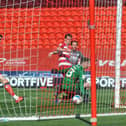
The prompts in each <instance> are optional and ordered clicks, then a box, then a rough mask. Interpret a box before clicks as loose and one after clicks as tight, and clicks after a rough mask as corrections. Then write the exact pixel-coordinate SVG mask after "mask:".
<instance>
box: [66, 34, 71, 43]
mask: <svg viewBox="0 0 126 126" xmlns="http://www.w3.org/2000/svg"><path fill="white" fill-rule="evenodd" d="M71 40H72V35H71V34H69V33H68V34H65V43H66V44H67V45H69V44H70V43H71Z"/></svg>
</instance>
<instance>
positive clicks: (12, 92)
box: [0, 75, 23, 103]
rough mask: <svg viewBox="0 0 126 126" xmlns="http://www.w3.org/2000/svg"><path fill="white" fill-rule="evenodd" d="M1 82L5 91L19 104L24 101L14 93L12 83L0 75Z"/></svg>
mask: <svg viewBox="0 0 126 126" xmlns="http://www.w3.org/2000/svg"><path fill="white" fill-rule="evenodd" d="M0 81H1V82H2V83H3V84H4V88H5V90H6V91H7V92H8V93H9V94H10V95H11V96H12V97H13V98H14V99H15V102H16V103H19V102H20V101H22V100H23V97H19V96H17V95H16V94H15V93H14V91H13V89H12V87H11V86H10V83H9V82H8V80H7V79H5V78H4V77H3V76H2V75H0Z"/></svg>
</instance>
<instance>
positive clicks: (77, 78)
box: [57, 57, 90, 103]
mask: <svg viewBox="0 0 126 126" xmlns="http://www.w3.org/2000/svg"><path fill="white" fill-rule="evenodd" d="M89 61H90V60H89V58H86V57H82V58H81V62H80V65H73V66H72V67H71V68H70V69H69V70H68V71H67V73H66V75H65V78H64V80H63V84H62V85H59V86H58V89H57V90H58V95H57V102H58V103H59V102H61V100H62V99H64V98H65V99H71V98H72V97H73V96H74V95H77V94H78V95H81V96H82V97H83V98H84V100H85V94H86V89H87V88H89V87H90V84H89V83H86V82H85V79H84V78H83V77H84V75H85V71H84V70H85V69H86V68H88V67H89V65H90V62H89ZM84 102H85V101H84Z"/></svg>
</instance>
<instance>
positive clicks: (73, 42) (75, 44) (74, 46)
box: [71, 40, 78, 50]
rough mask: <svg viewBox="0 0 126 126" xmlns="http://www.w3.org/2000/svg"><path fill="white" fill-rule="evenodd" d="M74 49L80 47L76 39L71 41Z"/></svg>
mask: <svg viewBox="0 0 126 126" xmlns="http://www.w3.org/2000/svg"><path fill="white" fill-rule="evenodd" d="M71 47H72V50H76V49H77V47H78V42H77V41H76V40H73V41H71Z"/></svg>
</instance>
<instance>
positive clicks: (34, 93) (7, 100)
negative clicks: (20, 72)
mask: <svg viewBox="0 0 126 126" xmlns="http://www.w3.org/2000/svg"><path fill="white" fill-rule="evenodd" d="M14 91H15V92H16V94H18V95H20V96H24V101H23V102H21V103H19V104H16V103H15V102H14V100H13V99H12V98H11V97H10V96H9V95H8V94H7V93H6V92H5V90H4V89H3V88H1V89H0V97H1V98H0V117H6V116H9V117H13V116H17V117H18V116H20V117H21V116H22V117H23V116H26V117H27V116H35V115H37V116H41V117H42V116H50V115H53V116H55V115H62V114H64V115H73V114H90V113H91V102H89V103H88V104H81V105H74V104H73V103H70V102H69V101H67V102H63V103H60V104H59V105H57V104H55V102H54V89H53V88H47V89H32V88H31V89H28V88H26V89H18V90H17V89H15V90H14ZM123 95H125V94H124V93H122V96H123ZM113 96H114V90H113V89H98V90H97V112H98V113H111V112H126V109H115V108H114V107H112V104H113V101H114V98H113ZM124 117H125V116H113V117H98V125H99V126H109V125H110V126H116V125H117V124H118V125H119V124H121V125H120V126H123V125H125V123H124V122H125V121H126V119H125V118H124ZM85 119H86V120H89V118H85ZM105 120H106V121H105ZM22 123H23V126H25V125H30V126H35V125H37V126H39V125H41V126H48V125H51V126H58V125H60V126H66V125H69V126H75V125H78V126H83V125H89V124H88V123H86V122H85V121H83V120H79V119H65V120H64V119H61V120H49V121H23V122H22V121H21V122H20V121H14V122H6V123H2V122H1V123H0V124H1V125H4V126H11V125H13V126H17V125H18V126H19V125H22Z"/></svg>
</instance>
